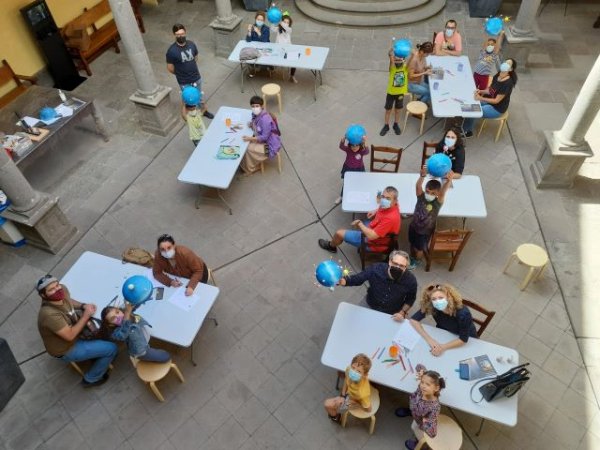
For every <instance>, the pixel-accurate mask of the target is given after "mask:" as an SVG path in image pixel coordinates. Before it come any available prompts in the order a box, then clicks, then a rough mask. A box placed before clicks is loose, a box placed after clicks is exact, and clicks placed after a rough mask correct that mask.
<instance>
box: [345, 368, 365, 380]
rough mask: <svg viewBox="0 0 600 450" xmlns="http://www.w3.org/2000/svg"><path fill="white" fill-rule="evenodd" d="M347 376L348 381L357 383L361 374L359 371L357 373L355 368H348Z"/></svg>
mask: <svg viewBox="0 0 600 450" xmlns="http://www.w3.org/2000/svg"><path fill="white" fill-rule="evenodd" d="M348 378H350V381H353V382H355V383H358V382H359V381H360V379H361V378H362V375H361V374H360V373H358V372H357V371H356V370H354V369H350V370H348Z"/></svg>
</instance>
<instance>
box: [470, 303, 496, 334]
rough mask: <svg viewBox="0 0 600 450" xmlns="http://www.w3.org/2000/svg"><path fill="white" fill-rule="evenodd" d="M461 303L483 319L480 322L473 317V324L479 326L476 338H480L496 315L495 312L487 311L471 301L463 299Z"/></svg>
mask: <svg viewBox="0 0 600 450" xmlns="http://www.w3.org/2000/svg"><path fill="white" fill-rule="evenodd" d="M462 302H463V305H465V306H468V307H469V309H472V310H475V311H477V312H478V313H480V314H482V315H483V316H484V317H485V319H483V320H482V319H479V318H478V317H475V316H473V322H475V323H476V324H477V325H479V329H478V330H477V337H478V338H479V337H481V335H482V334H483V332H484V331H485V329H486V328H487V326H488V325H489V324H490V322H491V321H492V319H493V318H494V316H495V315H496V311H489V310H487V309H485V308H484V307H483V306H481V305H479V304H478V303H475V302H472V301H471V300H467V299H466V298H463V299H462Z"/></svg>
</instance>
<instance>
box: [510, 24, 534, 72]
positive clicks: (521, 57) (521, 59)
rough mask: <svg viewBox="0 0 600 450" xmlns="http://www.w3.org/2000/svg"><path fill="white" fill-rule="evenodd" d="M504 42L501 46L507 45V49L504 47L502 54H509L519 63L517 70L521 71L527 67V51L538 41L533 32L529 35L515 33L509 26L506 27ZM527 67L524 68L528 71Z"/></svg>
mask: <svg viewBox="0 0 600 450" xmlns="http://www.w3.org/2000/svg"><path fill="white" fill-rule="evenodd" d="M505 33H506V44H505V45H503V47H505V46H506V47H508V50H506V49H504V54H505V55H509V56H510V57H511V58H513V59H514V60H515V61H517V64H519V68H518V70H519V71H522V70H523V69H525V68H526V67H527V60H528V59H529V53H531V50H532V48H534V46H533V45H531V44H535V43H536V42H538V41H539V39H538V38H537V37H536V36H535V34H531V35H519V34H515V33H514V31H512V30H511V27H507V28H506V31H505ZM528 71H529V69H527V70H526V72H528Z"/></svg>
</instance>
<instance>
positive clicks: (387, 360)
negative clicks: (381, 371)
mask: <svg viewBox="0 0 600 450" xmlns="http://www.w3.org/2000/svg"><path fill="white" fill-rule="evenodd" d="M394 361H397V359H384V360H383V361H381V362H382V363H386V362H394Z"/></svg>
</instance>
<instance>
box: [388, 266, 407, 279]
mask: <svg viewBox="0 0 600 450" xmlns="http://www.w3.org/2000/svg"><path fill="white" fill-rule="evenodd" d="M403 274H404V270H402V269H401V268H400V267H395V266H390V276H391V277H392V279H393V280H394V281H398V280H399V279H400V278H401V277H402V275H403Z"/></svg>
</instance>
